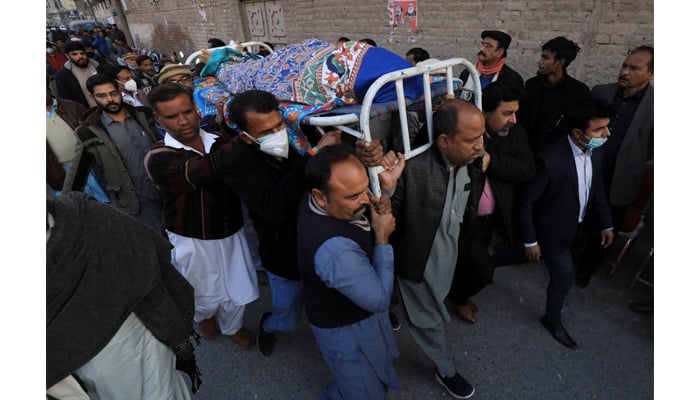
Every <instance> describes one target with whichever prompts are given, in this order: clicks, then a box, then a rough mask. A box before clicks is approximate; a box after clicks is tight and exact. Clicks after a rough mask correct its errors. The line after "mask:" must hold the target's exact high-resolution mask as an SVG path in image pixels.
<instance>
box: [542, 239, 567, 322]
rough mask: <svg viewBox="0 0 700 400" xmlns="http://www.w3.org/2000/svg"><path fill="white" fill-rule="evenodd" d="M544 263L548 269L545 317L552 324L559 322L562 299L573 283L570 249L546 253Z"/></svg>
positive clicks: (562, 304) (562, 305)
mask: <svg viewBox="0 0 700 400" xmlns="http://www.w3.org/2000/svg"><path fill="white" fill-rule="evenodd" d="M544 263H545V265H546V266H547V271H549V286H547V319H548V320H549V322H550V323H552V324H558V323H559V322H561V309H562V307H564V299H565V298H566V294H567V293H569V290H570V289H571V286H573V284H574V260H573V258H572V256H571V252H570V251H565V252H563V253H559V254H547V255H546V256H545V258H544Z"/></svg>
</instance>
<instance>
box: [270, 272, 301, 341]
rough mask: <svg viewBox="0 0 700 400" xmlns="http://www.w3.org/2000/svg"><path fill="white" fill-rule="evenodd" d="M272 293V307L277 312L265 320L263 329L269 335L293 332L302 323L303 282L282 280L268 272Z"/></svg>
mask: <svg viewBox="0 0 700 400" xmlns="http://www.w3.org/2000/svg"><path fill="white" fill-rule="evenodd" d="M267 278H268V280H269V282H270V291H271V292H272V306H273V307H274V308H275V311H274V312H273V313H272V315H270V316H269V317H267V319H265V322H264V323H263V329H264V330H265V332H267V333H274V332H276V331H283V332H291V331H293V330H295V329H296V328H297V327H298V326H299V323H300V322H301V312H302V309H303V306H304V303H303V302H302V297H301V296H302V294H301V282H300V281H293V280H290V279H286V278H282V277H281V276H277V275H275V274H273V273H270V272H268V273H267Z"/></svg>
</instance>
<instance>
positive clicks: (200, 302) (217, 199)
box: [144, 84, 259, 349]
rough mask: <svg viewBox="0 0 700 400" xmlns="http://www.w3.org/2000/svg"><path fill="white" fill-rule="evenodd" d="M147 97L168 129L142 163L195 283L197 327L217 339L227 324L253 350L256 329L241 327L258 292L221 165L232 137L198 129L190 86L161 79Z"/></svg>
mask: <svg viewBox="0 0 700 400" xmlns="http://www.w3.org/2000/svg"><path fill="white" fill-rule="evenodd" d="M148 100H149V103H150V104H151V105H152V106H153V110H154V111H155V114H156V119H157V120H158V123H159V124H160V125H161V126H162V127H163V128H164V129H165V132H166V133H165V137H164V138H163V140H162V141H159V142H158V143H156V144H155V145H154V146H153V147H151V149H150V151H149V152H148V154H146V157H145V160H144V163H145V165H146V170H147V171H148V176H149V177H150V179H152V180H153V182H155V184H156V185H157V187H158V189H159V190H160V192H161V193H162V194H163V221H164V223H163V224H164V228H165V230H166V233H167V235H168V239H170V242H171V243H172V244H173V246H174V247H175V249H174V251H173V255H172V259H173V264H174V265H175V267H176V268H177V269H178V271H180V273H181V274H182V275H183V276H184V277H185V278H187V280H188V281H189V282H190V284H191V285H192V286H193V287H194V303H195V314H194V320H195V321H196V322H197V323H198V325H199V333H200V334H201V335H202V336H203V337H204V338H205V339H213V338H215V337H216V336H217V335H218V332H219V331H221V333H222V334H223V335H225V336H226V337H227V338H228V339H229V340H231V341H232V342H233V343H235V344H236V345H238V346H240V347H242V348H243V349H248V348H250V347H251V346H252V345H253V344H254V343H255V335H253V333H251V332H250V331H249V330H248V329H246V328H245V327H243V322H244V316H245V309H246V305H247V304H249V303H250V302H252V301H254V300H256V299H257V298H258V296H259V292H258V280H257V275H256V273H255V267H254V263H253V260H252V258H251V253H250V251H249V250H248V249H249V244H248V241H247V237H246V234H245V232H244V230H243V213H242V210H241V202H240V200H239V197H238V196H237V195H236V193H235V192H234V191H233V189H231V188H230V187H229V186H228V185H227V184H226V182H225V181H224V178H223V174H222V173H221V172H220V170H219V168H218V166H219V165H220V164H221V163H222V161H223V158H226V157H228V156H227V153H230V150H231V143H230V142H229V140H228V138H227V137H225V136H223V135H218V134H215V133H210V132H206V131H204V130H203V129H201V128H200V126H199V115H197V111H196V107H195V104H194V99H193V98H192V91H191V90H190V89H189V88H188V87H185V86H183V85H177V84H165V85H160V86H158V87H156V88H154V89H153V90H151V91H150V93H149V94H148Z"/></svg>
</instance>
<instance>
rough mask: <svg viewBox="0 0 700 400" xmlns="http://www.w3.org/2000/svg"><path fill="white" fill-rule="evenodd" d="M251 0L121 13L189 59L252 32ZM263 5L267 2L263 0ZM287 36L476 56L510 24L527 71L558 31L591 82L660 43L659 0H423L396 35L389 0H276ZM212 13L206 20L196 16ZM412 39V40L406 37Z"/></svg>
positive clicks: (163, 3) (146, 36)
mask: <svg viewBox="0 0 700 400" xmlns="http://www.w3.org/2000/svg"><path fill="white" fill-rule="evenodd" d="M246 3H251V2H250V1H236V0H228V1H227V0H209V1H207V0H198V1H194V0H146V1H139V2H127V4H128V5H129V9H128V11H127V12H126V13H125V14H126V18H127V21H128V24H129V28H130V30H131V33H132V35H133V37H134V40H135V42H136V43H137V44H139V43H140V44H141V45H142V46H143V47H148V48H151V49H155V50H157V51H159V52H162V53H167V54H172V52H174V51H175V52H179V51H183V53H184V54H185V57H187V55H189V54H191V53H192V52H193V51H195V50H198V49H200V48H204V47H206V41H207V39H208V38H210V37H219V38H221V39H223V40H224V41H226V42H228V41H229V40H230V39H236V40H240V41H246V40H251V36H250V34H249V33H248V32H249V30H248V25H247V24H248V23H247V18H246V14H245V6H246ZM258 3H261V2H260V1H259V2H258ZM269 3H276V4H279V5H281V8H282V9H283V13H284V16H283V21H284V28H285V33H286V36H285V37H283V38H275V40H273V42H277V43H295V42H299V41H301V40H304V39H307V38H311V37H318V38H322V39H326V40H328V41H330V42H335V40H336V39H337V38H338V37H339V36H348V37H350V38H352V39H361V38H364V37H370V38H372V39H374V40H375V41H376V42H377V43H378V44H379V45H380V46H383V47H386V48H388V49H390V50H392V51H394V52H396V53H398V54H401V55H403V54H405V52H406V51H407V50H408V49H409V48H411V47H423V48H425V49H426V50H428V52H429V53H430V55H431V56H432V57H434V58H441V59H444V58H449V57H464V58H467V59H468V60H471V61H472V62H475V61H476V52H477V51H478V43H479V42H480V40H481V39H480V37H479V34H480V32H481V31H482V30H484V29H500V30H503V31H506V32H508V33H509V34H510V35H511V36H512V37H513V41H512V43H511V46H510V48H509V50H508V64H509V65H511V66H512V67H513V68H515V69H516V70H517V71H518V72H520V74H521V75H522V76H523V78H525V79H528V78H530V77H531V76H533V75H534V74H535V71H536V69H537V65H536V64H537V60H538V59H539V54H540V49H541V46H542V44H543V43H544V42H546V41H547V40H549V39H551V38H553V37H555V36H559V35H562V36H566V37H568V38H569V39H572V40H573V41H575V42H576V43H578V44H579V46H580V47H581V52H580V53H579V56H578V57H577V59H576V60H575V61H574V62H573V63H572V64H571V66H570V67H569V73H570V74H571V75H573V76H575V77H577V78H578V79H581V80H582V81H584V82H585V83H587V84H588V85H589V86H592V85H595V84H599V83H607V82H612V81H614V80H615V79H616V77H617V72H618V69H619V67H620V65H621V63H622V61H623V60H624V57H625V55H626V54H627V51H628V50H629V49H631V48H633V47H635V46H638V45H641V44H648V45H652V46H653V45H654V2H653V1H650V0H583V1H571V0H569V1H567V0H557V1H546V0H543V1H529V0H511V1H494V0H481V1H454V0H418V20H417V22H418V23H417V28H418V32H417V33H410V32H408V29H407V26H401V25H399V27H398V28H397V29H396V30H395V32H394V35H393V36H390V30H391V28H390V25H389V12H388V11H387V1H386V0H278V1H276V2H269ZM199 6H201V10H202V11H203V12H204V13H206V20H203V18H202V16H201V15H200V7H199ZM411 37H412V38H413V39H415V42H411V41H409V40H410V39H411Z"/></svg>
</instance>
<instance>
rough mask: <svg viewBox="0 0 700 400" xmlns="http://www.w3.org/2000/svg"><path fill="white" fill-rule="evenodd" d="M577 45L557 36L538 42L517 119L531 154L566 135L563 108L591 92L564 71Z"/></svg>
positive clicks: (572, 59) (576, 50)
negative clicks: (537, 57) (537, 53)
mask: <svg viewBox="0 0 700 400" xmlns="http://www.w3.org/2000/svg"><path fill="white" fill-rule="evenodd" d="M579 50H580V48H579V47H578V45H577V44H576V43H574V42H572V41H571V40H569V39H567V38H565V37H563V36H557V37H555V38H554V39H552V40H550V41H548V42H547V43H545V44H544V45H542V54H541V56H540V61H539V62H538V63H537V75H536V76H534V77H532V78H530V79H528V80H527V82H525V98H524V99H523V101H522V103H521V105H522V107H520V111H519V112H518V120H520V123H521V124H522V125H523V127H524V128H525V131H526V132H527V135H528V140H529V141H530V147H531V148H532V150H533V151H534V153H535V154H537V153H539V152H540V150H542V149H544V148H545V147H547V146H549V145H550V144H551V143H553V142H555V141H556V140H557V139H559V138H561V137H563V136H566V135H567V134H568V131H567V126H566V121H565V118H564V111H565V110H566V109H567V108H568V107H569V105H570V104H574V103H576V102H578V101H579V100H581V99H584V98H588V97H590V95H591V92H590V90H589V89H588V86H586V84H584V83H583V82H580V81H578V80H576V79H575V78H574V77H572V76H570V75H569V74H568V73H567V72H566V68H567V67H568V66H569V64H571V62H572V61H574V59H575V58H576V54H577V53H578V52H579Z"/></svg>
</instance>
